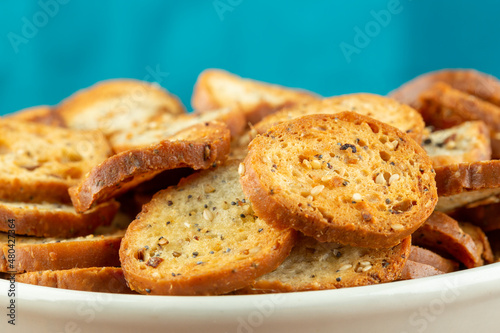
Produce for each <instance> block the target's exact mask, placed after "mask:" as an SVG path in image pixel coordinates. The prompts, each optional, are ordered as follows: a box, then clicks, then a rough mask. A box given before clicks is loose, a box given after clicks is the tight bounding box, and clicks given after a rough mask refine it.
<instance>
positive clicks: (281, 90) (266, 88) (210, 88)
mask: <svg viewBox="0 0 500 333" xmlns="http://www.w3.org/2000/svg"><path fill="white" fill-rule="evenodd" d="M318 99H319V97H318V96H316V95H315V94H313V93H310V92H306V91H302V90H296V89H291V88H285V87H280V86H278V85H272V84H268V83H264V82H259V81H254V80H250V79H243V78H241V77H239V76H237V75H234V74H231V73H228V72H226V71H223V70H220V69H207V70H205V71H203V72H202V73H201V74H200V76H199V77H198V80H197V81H196V85H195V88H194V91H193V97H192V100H191V104H192V106H193V108H194V109H195V110H196V111H200V112H203V111H208V110H212V109H218V108H221V107H232V106H235V105H238V106H239V107H240V108H241V110H242V111H243V113H244V114H245V116H246V118H247V121H248V122H250V123H252V124H254V123H257V122H258V121H260V120H261V119H262V118H263V117H264V116H266V115H268V114H270V113H273V112H275V111H276V110H278V109H280V108H282V107H284V106H287V105H294V104H302V103H307V102H311V101H315V100H318Z"/></svg>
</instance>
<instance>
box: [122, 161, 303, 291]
mask: <svg viewBox="0 0 500 333" xmlns="http://www.w3.org/2000/svg"><path fill="white" fill-rule="evenodd" d="M238 166H239V162H238V161H230V162H228V164H227V165H224V166H220V167H218V168H217V169H215V170H207V171H203V172H201V173H198V174H195V175H192V176H190V177H188V178H186V179H184V180H182V181H181V182H180V183H179V185H178V186H177V187H171V188H169V189H167V190H164V191H161V192H159V193H158V194H156V195H155V196H154V198H153V200H152V201H151V202H150V203H148V204H147V205H145V206H144V208H143V210H142V212H141V213H140V214H139V215H138V216H137V219H136V220H135V221H133V222H132V224H131V225H130V226H129V228H128V229H127V233H126V235H125V237H124V239H123V242H122V246H121V249H120V259H121V262H122V268H123V270H124V273H125V278H126V279H127V281H128V283H129V285H130V287H131V288H132V290H136V291H138V292H140V293H142V294H144V293H147V294H155V295H163V294H166V295H215V294H224V293H228V292H231V291H233V290H236V289H239V288H242V287H245V286H246V285H248V284H249V283H251V282H252V281H253V280H254V279H255V278H257V277H259V276H260V275H263V274H265V273H268V272H270V271H272V270H274V269H275V268H276V267H277V266H278V265H279V264H280V263H281V262H282V261H283V260H284V259H285V258H286V256H288V254H289V253H290V251H291V249H292V246H293V244H294V242H295V237H294V235H295V233H294V232H293V230H282V231H280V230H277V229H274V228H272V227H270V226H268V225H267V224H266V223H265V222H264V221H262V220H261V219H259V218H258V217H257V216H256V215H255V214H254V213H253V212H252V208H251V205H250V204H249V203H248V202H246V201H245V199H244V194H243V191H242V190H241V186H240V184H239V182H238V179H239V175H238Z"/></svg>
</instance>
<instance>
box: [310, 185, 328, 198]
mask: <svg viewBox="0 0 500 333" xmlns="http://www.w3.org/2000/svg"><path fill="white" fill-rule="evenodd" d="M324 189H325V185H318V186H315V187H313V189H312V190H311V195H313V196H315V195H318V194H320V193H321V192H322V191H323V190H324Z"/></svg>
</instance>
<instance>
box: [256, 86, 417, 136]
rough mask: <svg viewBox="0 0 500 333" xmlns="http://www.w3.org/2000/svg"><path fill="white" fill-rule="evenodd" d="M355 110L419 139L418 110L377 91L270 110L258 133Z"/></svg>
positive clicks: (258, 128)
mask: <svg viewBox="0 0 500 333" xmlns="http://www.w3.org/2000/svg"><path fill="white" fill-rule="evenodd" d="M342 111H352V112H356V113H359V114H362V115H365V116H369V117H371V118H374V119H376V120H379V121H381V122H383V123H387V124H389V125H391V126H394V127H396V128H398V129H399V130H401V131H402V132H405V133H407V134H408V135H409V136H410V137H411V138H412V139H414V140H415V141H417V142H418V143H420V141H421V139H422V131H423V129H424V121H423V119H422V116H421V115H420V114H419V113H418V111H416V110H414V109H412V108H411V107H409V106H408V105H405V104H401V103H399V102H398V101H396V100H394V99H391V98H388V97H383V96H379V95H374V94H349V95H343V96H335V97H330V98H325V99H323V100H321V101H318V102H314V103H308V104H302V105H296V106H292V107H288V108H285V109H283V110H280V111H278V112H276V113H274V114H271V115H269V116H267V117H265V118H264V119H262V121H260V122H259V123H258V124H256V125H255V129H256V130H257V132H258V133H260V134H262V133H265V132H266V131H267V130H268V129H270V128H271V127H272V126H274V125H277V124H279V123H282V122H284V121H288V120H291V119H294V118H298V117H302V116H305V115H310V114H335V113H339V112H342Z"/></svg>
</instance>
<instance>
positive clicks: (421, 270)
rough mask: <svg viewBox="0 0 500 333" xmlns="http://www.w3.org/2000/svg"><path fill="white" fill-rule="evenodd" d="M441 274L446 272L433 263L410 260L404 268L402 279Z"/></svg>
mask: <svg viewBox="0 0 500 333" xmlns="http://www.w3.org/2000/svg"><path fill="white" fill-rule="evenodd" d="M439 274H444V272H442V271H440V270H439V269H437V268H435V267H433V266H431V265H427V264H424V263H420V262H416V261H413V260H408V261H407V262H406V265H405V267H404V268H403V271H402V273H401V278H400V280H413V279H420V278H424V277H428V276H434V275H439Z"/></svg>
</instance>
